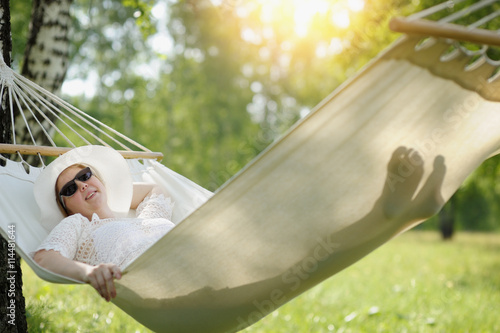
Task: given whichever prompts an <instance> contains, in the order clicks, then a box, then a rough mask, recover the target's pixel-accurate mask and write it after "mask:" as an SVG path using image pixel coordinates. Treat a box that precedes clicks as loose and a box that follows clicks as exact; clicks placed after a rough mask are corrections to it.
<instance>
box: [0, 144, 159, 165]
mask: <svg viewBox="0 0 500 333" xmlns="http://www.w3.org/2000/svg"><path fill="white" fill-rule="evenodd" d="M71 149H72V148H65V147H50V146H31V145H18V144H7V143H0V153H1V154H17V153H19V154H21V155H38V154H40V155H42V156H53V157H56V156H59V155H62V154H64V153H66V152H67V151H69V150H71ZM118 152H119V153H120V154H122V156H123V157H124V158H126V159H135V158H137V159H155V160H157V161H161V160H162V159H163V154H162V153H158V152H151V151H126V150H118Z"/></svg>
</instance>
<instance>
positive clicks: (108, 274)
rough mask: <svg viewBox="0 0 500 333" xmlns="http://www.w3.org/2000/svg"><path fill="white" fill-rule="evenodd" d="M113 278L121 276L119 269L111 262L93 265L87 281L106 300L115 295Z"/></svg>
mask: <svg viewBox="0 0 500 333" xmlns="http://www.w3.org/2000/svg"><path fill="white" fill-rule="evenodd" d="M115 278H116V279H120V278H121V270H120V268H119V267H118V266H116V265H112V264H101V265H99V266H94V267H93V269H92V270H91V271H90V273H89V275H88V281H89V283H90V284H91V285H92V287H94V289H96V290H97V292H98V293H99V295H101V297H103V298H104V299H105V300H106V301H110V300H111V298H115V297H116V289H115V283H114V279H115Z"/></svg>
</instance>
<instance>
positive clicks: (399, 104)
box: [0, 0, 500, 333]
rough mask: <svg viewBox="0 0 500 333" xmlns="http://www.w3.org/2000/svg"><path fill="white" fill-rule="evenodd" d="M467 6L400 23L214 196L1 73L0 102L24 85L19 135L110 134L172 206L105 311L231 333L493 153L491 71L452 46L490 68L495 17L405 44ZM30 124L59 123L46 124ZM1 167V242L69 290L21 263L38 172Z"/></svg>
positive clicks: (497, 126) (407, 223) (425, 212)
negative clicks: (381, 46)
mask: <svg viewBox="0 0 500 333" xmlns="http://www.w3.org/2000/svg"><path fill="white" fill-rule="evenodd" d="M462 2H463V1H462V0H459V1H454V2H453V1H448V2H446V3H444V4H441V5H439V6H436V7H433V8H432V9H430V10H426V11H424V12H421V13H419V14H418V15H415V16H412V17H410V19H408V20H402V21H401V22H400V23H402V25H403V28H402V30H405V29H406V30H407V31H408V35H406V36H403V37H402V38H401V39H400V40H398V41H396V42H395V43H394V44H393V45H391V46H390V47H389V48H388V49H387V50H385V51H384V52H382V53H381V54H380V55H379V56H378V57H377V58H376V59H374V60H372V61H371V62H370V64H368V65H367V66H366V68H365V69H363V70H362V71H361V72H360V73H359V74H358V75H357V76H356V77H354V78H353V79H351V80H349V81H348V82H346V83H344V84H343V85H342V86H341V87H339V88H338V89H337V90H335V91H334V92H333V93H332V94H331V95H330V96H328V97H327V98H326V99H325V100H324V101H323V102H321V103H320V104H319V105H318V106H317V107H316V108H315V109H314V110H313V111H312V112H311V113H310V114H309V115H307V116H306V117H305V118H303V119H302V120H301V121H300V122H299V123H298V124H297V125H296V126H294V127H293V128H292V129H290V130H289V132H288V133H286V134H285V135H284V136H283V137H282V138H281V139H280V140H277V141H276V142H274V143H273V144H272V145H271V146H270V147H268V148H267V149H266V150H265V151H264V152H263V153H262V154H261V155H259V156H258V157H257V158H256V159H255V160H254V161H252V162H251V163H250V164H249V165H248V166H246V167H245V168H244V169H243V170H242V171H241V172H240V173H238V174H237V175H236V176H235V177H234V178H233V179H231V180H230V181H229V182H228V183H226V184H224V185H223V186H222V187H221V188H220V189H218V190H217V191H216V193H215V194H214V195H213V196H212V194H211V193H209V192H208V191H206V190H204V189H203V188H201V187H199V186H198V185H196V184H194V183H192V182H191V181H189V180H187V179H185V178H184V177H182V176H180V175H178V174H176V173H174V172H173V171H171V170H169V169H168V168H166V167H165V166H163V165H161V164H160V163H158V162H157V161H156V160H155V159H156V158H157V157H158V156H157V155H154V153H151V152H149V151H148V150H147V149H146V148H144V147H142V146H141V145H139V144H136V143H135V142H134V141H133V140H130V139H128V138H124V137H123V136H122V135H121V134H119V133H117V132H116V131H114V130H112V129H110V128H108V127H107V126H106V125H104V124H101V123H100V122H98V121H95V120H94V119H93V118H92V117H90V116H88V115H86V114H85V113H84V112H82V111H80V110H77V109H76V108H74V107H72V106H71V105H69V104H67V103H66V102H64V101H62V100H61V99H59V98H58V97H57V96H53V95H52V94H50V93H48V92H46V91H45V90H43V89H42V88H39V87H37V86H36V85H33V84H30V83H29V82H28V81H27V80H25V79H23V78H22V77H20V75H18V74H15V73H14V72H12V71H11V70H10V69H8V70H7V69H5V68H0V81H1V83H2V88H1V95H2V96H3V94H5V93H6V91H7V89H8V90H9V93H10V91H11V90H12V91H13V92H14V91H16V89H14V88H13V87H14V86H19V87H21V88H20V89H21V90H19V91H18V92H16V94H17V95H18V96H20V97H19V98H18V99H14V100H16V101H17V102H16V104H15V105H17V107H20V106H26V105H29V106H30V110H29V111H28V112H27V113H26V115H27V116H26V117H23V118H22V120H20V121H22V122H23V125H25V126H27V125H28V124H31V123H30V119H29V117H33V118H36V119H38V120H37V121H34V124H35V125H37V126H41V125H42V127H43V126H47V124H48V127H47V128H45V131H43V130H42V132H43V133H44V134H45V135H47V134H50V133H52V132H56V133H58V132H57V129H56V128H58V127H59V126H60V127H65V126H70V125H72V121H67V122H63V121H62V120H63V119H64V120H67V119H66V117H67V118H68V119H72V118H76V120H78V123H79V124H80V125H82V126H81V127H80V126H75V127H76V129H75V130H76V131H77V132H79V133H81V132H83V133H81V134H82V136H83V137H84V138H85V140H88V141H85V140H84V142H85V143H87V142H91V141H92V140H93V139H95V138H93V137H92V136H90V138H89V135H88V133H87V132H88V131H93V130H96V131H99V132H100V131H103V132H107V133H109V136H105V135H103V137H105V139H106V141H107V142H106V145H110V146H118V147H120V148H122V149H124V151H121V152H122V154H124V156H125V155H126V154H131V155H129V157H131V159H129V160H128V163H129V166H130V169H131V172H132V175H133V177H134V179H135V180H136V181H148V182H154V183H156V184H158V185H160V186H161V187H163V188H164V189H165V190H166V191H167V192H168V193H170V194H171V195H172V197H173V200H174V202H175V209H174V217H173V222H174V223H175V224H176V227H175V228H174V229H173V230H172V231H170V232H169V233H168V234H167V235H165V237H163V238H162V239H160V240H159V241H158V242H157V243H155V244H154V245H153V246H152V247H151V248H150V249H148V250H147V251H146V252H145V253H144V254H142V255H141V256H140V257H139V258H138V259H137V260H135V261H134V262H133V263H131V264H130V266H128V267H126V268H125V269H124V275H123V277H122V279H120V280H119V281H117V282H116V285H117V292H118V296H117V298H116V299H115V300H114V303H115V304H116V305H117V306H119V307H120V308H122V309H123V310H124V311H125V312H127V313H128V314H130V315H131V316H132V317H134V318H135V319H136V320H137V321H139V322H140V323H142V324H143V325H145V326H147V327H148V328H150V329H152V330H154V331H158V332H176V333H179V332H206V333H210V332H214V333H215V332H235V331H237V330H240V329H243V328H244V327H246V326H249V325H251V324H252V323H253V322H255V321H257V320H259V319H260V318H261V317H263V316H265V315H267V314H268V313H270V312H271V311H273V310H274V309H276V308H277V307H279V306H281V305H283V304H284V303H286V302H288V301H290V300H291V299H293V298H294V297H296V296H297V295H299V294H301V293H302V292H304V291H306V290H308V289H309V288H311V287H313V286H314V285H316V284H318V283H320V282H321V281H323V280H325V279H327V278H329V277H330V276H332V275H333V274H335V273H337V272H339V271H341V270H342V269H344V268H345V267H347V266H349V265H351V264H353V263H354V262H356V261H358V260H359V259H361V258H362V257H363V256H365V255H367V254H368V253H370V252H371V251H373V250H375V249H376V248H377V247H379V246H381V245H383V244H384V243H385V242H387V241H389V240H390V239H391V238H393V237H395V236H397V235H398V234H400V233H401V232H404V231H405V230H408V229H410V228H412V227H413V226H415V225H417V224H418V223H421V222H422V221H424V220H425V219H427V218H428V217H430V216H432V215H433V214H435V213H436V212H437V211H438V210H439V209H440V208H441V207H442V205H443V204H444V203H445V202H446V201H447V200H448V199H449V198H450V197H451V195H452V194H453V193H454V192H455V191H456V190H457V189H458V188H459V186H460V185H461V184H462V183H463V181H464V180H465V179H466V178H467V177H468V176H469V175H470V173H472V172H473V171H474V170H475V169H476V168H477V167H478V166H479V165H480V164H481V163H482V162H483V161H484V160H485V159H487V158H489V157H490V156H492V155H494V154H496V153H497V152H498V150H499V148H500V112H499V110H500V108H499V102H500V83H499V81H500V79H499V75H498V74H496V73H497V72H498V66H499V63H498V62H497V61H486V60H484V59H482V61H481V59H479V60H478V59H477V58H476V56H477V55H478V53H474V52H470V50H467V49H465V48H463V47H462V46H461V45H459V44H457V43H458V40H460V39H462V38H465V39H466V40H469V41H471V40H472V41H476V42H479V44H480V45H479V49H480V50H479V51H480V53H479V55H480V56H481V57H483V58H486V56H487V55H486V52H485V51H484V50H483V48H484V47H483V48H481V47H482V46H481V45H482V44H485V42H488V43H489V42H492V44H491V45H496V40H497V37H498V36H496V37H495V34H498V33H497V32H496V33H491V32H488V34H486V35H487V37H488V38H487V40H482V39H484V38H485V37H484V36H485V35H484V31H483V30H484V29H479V28H478V27H479V26H481V25H483V24H486V23H487V22H492V20H494V18H496V17H498V15H497V14H495V15H494V16H495V17H493V16H491V17H488V18H487V19H486V18H484V19H482V20H480V21H482V22H480V21H476V22H475V23H473V26H469V27H467V28H464V27H462V28H460V29H457V27H456V26H455V23H450V22H455V21H456V20H457V19H458V17H457V18H455V16H457V15H455V14H451V15H454V17H452V18H453V20H451V19H450V17H449V16H446V17H447V18H446V19H445V20H444V21H442V22H440V21H439V20H438V22H432V23H431V25H430V26H428V27H427V28H431V31H430V32H429V33H427V32H423V31H422V30H419V31H416V32H415V31H409V30H408V29H409V28H408V27H409V26H408V25H407V24H409V23H419V22H420V20H422V19H423V18H424V17H428V16H431V15H434V14H436V13H438V12H439V11H445V10H446V11H448V10H449V9H450V8H452V7H454V6H456V5H457V4H459V3H462ZM497 4H498V1H489V0H488V1H480V2H478V3H477V4H475V5H473V6H472V8H469V9H467V10H465V9H458V10H457V12H459V13H460V15H459V16H461V17H463V16H464V15H466V14H467V13H470V12H471V11H472V10H477V9H478V8H479V6H481V7H482V8H483V9H484V8H487V7H485V6H488V5H490V6H496V5H497ZM479 23H481V24H479ZM449 24H453V26H449ZM443 27H444V28H443ZM441 28H443V29H441ZM432 29H434V30H432ZM464 31H465V32H466V34H464ZM428 37H432V38H428ZM453 37H455V39H454V40H450V39H449V38H453ZM423 41H424V42H423ZM488 43H486V44H488ZM488 45H490V44H488ZM453 47H455V50H454V51H453V52H451V53H450V48H453ZM487 47H489V46H487ZM471 64H472V65H471ZM1 66H2V65H1V64H0V67H1ZM5 67H7V66H5ZM7 68H8V67H7ZM20 91H22V92H20ZM11 101H12V99H11ZM35 105H36V106H35ZM13 106H14V104H13V102H11V107H12V108H13ZM59 108H62V109H64V110H65V112H63V113H59V111H56V109H59ZM31 110H32V111H31ZM23 112H24V111H23ZM39 113H40V114H44V113H47V114H50V115H52V114H53V113H54V115H59V117H56V118H55V119H56V120H54V121H52V120H51V121H47V119H45V117H44V116H39V117H41V118H37V114H39ZM11 114H14V112H13V111H12V113H11ZM48 118H51V117H48ZM82 118H83V119H85V120H83V119H82ZM13 119H14V118H13ZM87 121H88V122H90V123H91V124H93V125H92V126H90V125H89V124H88V123H87ZM81 122H83V124H82V123H81ZM87 126H90V127H91V130H88V127H87ZM94 126H95V127H94ZM13 128H14V126H13ZM60 130H61V131H62V132H63V134H66V130H65V129H64V128H61V129H60ZM13 131H14V129H13ZM35 133H37V131H35V130H34V131H33V134H30V136H31V137H36V136H35ZM15 136H16V133H15V132H13V138H14V140H13V142H16V141H15ZM98 136H99V137H101V135H100V134H99V135H98ZM68 137H69V135H68ZM118 139H119V142H120V144H118V143H117V142H115V141H114V140H118ZM68 140H69V139H68ZM51 143H53V144H54V145H55V143H56V140H55V139H54V140H53V141H51ZM98 143H102V142H100V141H98ZM78 144H79V143H78V142H72V144H71V145H70V146H73V145H78ZM128 144H131V145H132V146H134V149H137V150H139V151H130V149H129V148H128V147H129V146H128ZM68 149H70V147H39V146H29V145H19V144H12V145H7V144H0V152H2V153H7V154H17V155H24V154H35V155H39V156H40V157H41V156H42V155H43V156H56V155H57V154H60V153H63V152H64V151H67V150H68ZM141 153H142V154H141ZM2 159H3V160H5V161H6V162H7V163H6V166H5V167H1V168H0V189H9V191H8V193H6V192H7V191H0V205H1V206H2V209H0V226H1V228H0V231H1V232H2V234H3V235H4V236H5V233H6V232H5V230H7V227H8V223H16V224H17V228H16V230H17V235H18V237H17V238H16V240H17V241H18V243H19V244H18V246H17V247H16V250H17V251H18V252H19V253H20V254H21V256H22V257H23V258H25V260H26V262H27V263H28V265H29V266H30V267H31V268H32V269H33V270H34V271H35V272H36V274H37V275H39V276H40V277H41V278H43V279H46V280H48V281H52V282H57V283H78V282H77V281H73V280H70V279H67V278H65V277H62V276H58V275H57V274H53V273H51V272H48V271H46V270H44V269H43V268H41V267H40V266H38V265H37V264H36V263H34V261H33V260H32V258H31V257H30V256H29V253H30V251H33V250H34V249H35V248H36V247H37V245H38V244H39V243H40V242H41V241H42V240H43V238H44V237H45V236H46V234H47V233H46V231H44V229H43V227H42V226H41V225H40V224H39V223H37V217H38V216H39V212H38V208H37V207H36V204H35V200H34V197H33V193H32V185H33V182H34V179H36V176H37V175H38V174H39V172H40V169H39V168H35V167H33V168H31V170H30V172H29V173H26V172H25V170H24V169H23V163H25V161H24V160H22V162H21V163H19V162H17V161H13V160H10V159H7V158H4V157H2ZM304 272H307V278H304V275H303V273H304Z"/></svg>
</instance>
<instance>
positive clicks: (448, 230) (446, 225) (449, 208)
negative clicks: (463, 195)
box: [438, 196, 455, 240]
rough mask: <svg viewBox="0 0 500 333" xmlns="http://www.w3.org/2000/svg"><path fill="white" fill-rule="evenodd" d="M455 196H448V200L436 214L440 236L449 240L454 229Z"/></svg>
mask: <svg viewBox="0 0 500 333" xmlns="http://www.w3.org/2000/svg"><path fill="white" fill-rule="evenodd" d="M454 201H455V196H452V197H451V198H450V201H449V202H448V203H447V204H446V205H444V207H443V208H442V209H441V211H440V212H439V214H438V218H439V229H440V230H441V237H442V239H443V240H450V239H452V238H453V233H454V231H455V202H454Z"/></svg>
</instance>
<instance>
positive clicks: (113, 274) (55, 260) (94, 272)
mask: <svg viewBox="0 0 500 333" xmlns="http://www.w3.org/2000/svg"><path fill="white" fill-rule="evenodd" d="M33 259H35V261H36V262H37V263H38V264H39V265H40V266H42V267H44V268H46V269H48V270H49V271H52V272H54V273H57V274H61V275H64V276H67V277H69V278H72V279H75V280H78V281H82V282H85V283H88V284H90V285H91V286H92V287H94V288H95V290H97V292H98V293H99V294H100V295H101V296H102V297H103V298H104V299H105V300H106V301H110V300H111V299H112V298H115V297H116V289H115V282H114V279H121V277H122V271H121V270H120V268H119V267H118V266H116V265H113V264H100V265H97V266H90V265H87V264H84V263H82V262H78V261H74V260H71V259H68V258H66V257H64V256H63V255H61V253H60V252H58V251H54V250H48V251H46V250H40V251H38V252H37V253H35V256H34V258H33Z"/></svg>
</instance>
